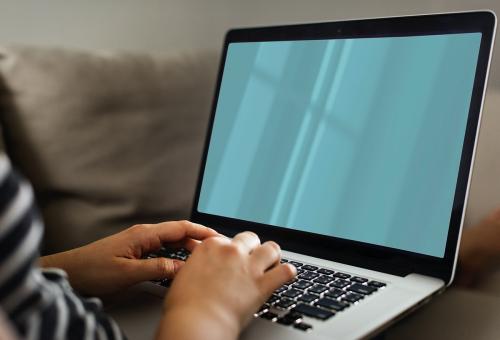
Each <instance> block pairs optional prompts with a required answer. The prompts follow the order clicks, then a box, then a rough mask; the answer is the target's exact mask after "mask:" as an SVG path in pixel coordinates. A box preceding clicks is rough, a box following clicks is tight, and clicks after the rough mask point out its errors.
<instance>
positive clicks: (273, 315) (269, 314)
mask: <svg viewBox="0 0 500 340" xmlns="http://www.w3.org/2000/svg"><path fill="white" fill-rule="evenodd" d="M260 317H261V318H263V319H267V320H274V319H276V318H277V317H278V314H276V313H273V312H265V313H263V314H261V315H260Z"/></svg>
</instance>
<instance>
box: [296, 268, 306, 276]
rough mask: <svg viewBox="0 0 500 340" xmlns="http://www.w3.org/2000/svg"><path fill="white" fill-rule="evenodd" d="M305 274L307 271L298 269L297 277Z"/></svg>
mask: <svg viewBox="0 0 500 340" xmlns="http://www.w3.org/2000/svg"><path fill="white" fill-rule="evenodd" d="M303 272H305V270H303V269H297V276H298V275H300V274H302V273H303Z"/></svg>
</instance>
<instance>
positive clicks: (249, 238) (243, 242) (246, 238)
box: [233, 231, 260, 253]
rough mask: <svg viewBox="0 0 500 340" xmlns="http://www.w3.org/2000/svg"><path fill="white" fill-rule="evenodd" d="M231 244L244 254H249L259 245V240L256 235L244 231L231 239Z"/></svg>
mask: <svg viewBox="0 0 500 340" xmlns="http://www.w3.org/2000/svg"><path fill="white" fill-rule="evenodd" d="M233 243H235V244H237V245H238V246H239V247H240V249H242V250H243V251H244V252H246V253H250V252H252V250H254V249H255V248H257V247H258V246H259V245H260V239H259V237H258V236H257V234H255V233H253V232H251V231H244V232H242V233H239V234H237V235H236V236H235V237H233Z"/></svg>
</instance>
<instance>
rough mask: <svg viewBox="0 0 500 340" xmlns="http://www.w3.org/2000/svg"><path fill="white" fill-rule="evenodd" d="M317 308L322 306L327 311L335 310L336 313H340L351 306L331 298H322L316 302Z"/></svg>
mask: <svg viewBox="0 0 500 340" xmlns="http://www.w3.org/2000/svg"><path fill="white" fill-rule="evenodd" d="M316 306H320V307H323V308H327V309H333V310H335V311H339V312H340V311H341V310H343V309H344V308H346V307H348V306H349V304H347V303H344V302H340V301H337V300H333V299H329V298H322V299H319V300H318V301H317V302H316Z"/></svg>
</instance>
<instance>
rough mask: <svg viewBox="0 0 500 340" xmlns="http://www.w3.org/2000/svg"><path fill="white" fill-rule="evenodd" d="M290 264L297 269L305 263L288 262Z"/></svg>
mask: <svg viewBox="0 0 500 340" xmlns="http://www.w3.org/2000/svg"><path fill="white" fill-rule="evenodd" d="M288 263H290V264H293V265H294V266H295V268H298V267H302V265H303V263H300V262H297V261H288Z"/></svg>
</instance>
